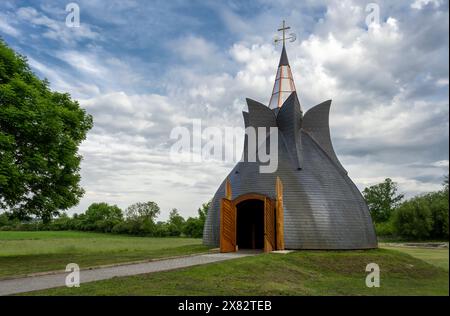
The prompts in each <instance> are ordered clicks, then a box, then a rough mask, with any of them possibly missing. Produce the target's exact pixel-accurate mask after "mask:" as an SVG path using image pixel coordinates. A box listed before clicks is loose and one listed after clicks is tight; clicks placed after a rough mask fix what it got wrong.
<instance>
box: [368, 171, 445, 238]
mask: <svg viewBox="0 0 450 316" xmlns="http://www.w3.org/2000/svg"><path fill="white" fill-rule="evenodd" d="M363 195H364V198H365V199H366V201H367V204H368V206H369V211H370V214H371V216H372V220H373V222H374V224H375V229H376V231H377V235H378V236H381V237H390V238H399V239H406V240H448V238H449V235H448V217H449V212H448V209H449V183H448V175H447V176H445V178H444V181H443V187H442V189H441V190H438V191H435V192H430V193H427V194H422V195H419V196H415V197H412V198H410V199H406V200H405V197H404V195H403V194H400V193H398V186H397V183H395V182H393V181H392V180H391V179H389V178H387V179H385V181H384V182H382V183H379V184H376V185H373V186H370V187H367V188H365V189H364V191H363Z"/></svg>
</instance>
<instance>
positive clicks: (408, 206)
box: [393, 197, 433, 240]
mask: <svg viewBox="0 0 450 316" xmlns="http://www.w3.org/2000/svg"><path fill="white" fill-rule="evenodd" d="M393 224H394V228H395V230H396V232H397V234H398V235H400V236H402V237H404V238H408V239H415V240H422V239H426V238H428V237H430V233H431V231H432V228H433V218H432V213H431V210H430V205H429V204H428V201H427V200H426V198H423V197H415V198H412V199H411V200H409V201H406V202H404V203H402V204H401V205H400V206H399V207H398V209H397V210H396V211H395V213H394V215H393Z"/></svg>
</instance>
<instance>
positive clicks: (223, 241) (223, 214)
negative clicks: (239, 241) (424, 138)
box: [220, 199, 236, 252]
mask: <svg viewBox="0 0 450 316" xmlns="http://www.w3.org/2000/svg"><path fill="white" fill-rule="evenodd" d="M234 251H236V207H235V205H234V203H233V201H231V200H229V199H222V201H221V207H220V252H234Z"/></svg>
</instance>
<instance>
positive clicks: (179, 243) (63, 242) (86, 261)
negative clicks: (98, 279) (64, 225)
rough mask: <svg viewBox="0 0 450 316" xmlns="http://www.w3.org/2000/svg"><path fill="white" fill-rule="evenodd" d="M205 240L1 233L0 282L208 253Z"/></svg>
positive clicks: (67, 233)
mask: <svg viewBox="0 0 450 316" xmlns="http://www.w3.org/2000/svg"><path fill="white" fill-rule="evenodd" d="M207 250H208V248H207V247H205V246H203V245H202V244H201V239H193V238H150V237H131V236H123V235H112V234H99V233H87V232H70V231H64V232H9V231H5V232H0V279H1V278H4V277H10V276H19V275H24V274H30V273H36V272H44V271H53V270H64V269H65V267H66V265H67V264H68V263H71V262H74V263H77V264H78V265H79V266H80V268H81V269H83V268H87V267H93V266H99V265H106V264H115V263H121V262H130V261H137V260H147V259H155V258H163V257H170V256H179V255H187V254H192V253H198V252H205V251H207Z"/></svg>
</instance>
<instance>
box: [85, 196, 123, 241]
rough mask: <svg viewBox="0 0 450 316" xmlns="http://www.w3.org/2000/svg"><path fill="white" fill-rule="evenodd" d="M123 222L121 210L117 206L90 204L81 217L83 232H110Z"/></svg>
mask: <svg viewBox="0 0 450 316" xmlns="http://www.w3.org/2000/svg"><path fill="white" fill-rule="evenodd" d="M122 220H123V213H122V210H121V209H120V208H119V207H118V206H117V205H109V204H107V203H104V202H102V203H92V204H91V205H90V206H89V208H88V209H87V211H86V212H85V213H84V216H83V220H82V221H83V228H84V229H85V230H97V231H102V232H105V233H107V232H111V231H112V229H113V227H114V226H115V225H117V224H119V223H120V222H122Z"/></svg>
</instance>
